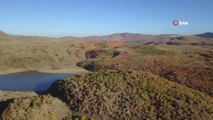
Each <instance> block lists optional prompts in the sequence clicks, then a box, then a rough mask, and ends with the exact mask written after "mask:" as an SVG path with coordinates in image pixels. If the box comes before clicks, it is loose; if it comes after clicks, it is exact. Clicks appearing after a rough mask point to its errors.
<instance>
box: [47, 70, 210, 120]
mask: <svg viewBox="0 0 213 120" xmlns="http://www.w3.org/2000/svg"><path fill="white" fill-rule="evenodd" d="M49 91H50V92H51V93H52V95H53V96H57V97H59V98H60V99H62V100H63V101H65V102H66V103H67V104H68V105H69V107H70V109H71V110H72V112H73V113H76V114H78V115H86V116H90V117H92V118H94V119H104V120H108V119H111V120H112V119H114V120H119V119H164V120H169V119H205V120H210V119H211V118H212V117H213V100H212V98H210V97H209V96H207V95H205V94H203V93H201V92H198V91H196V90H193V89H190V88H187V87H183V86H181V85H179V84H175V83H172V82H169V81H167V80H165V79H162V78H160V77H156V76H154V75H152V74H150V73H147V72H142V71H141V72H139V71H138V72H137V71H126V72H125V71H99V72H96V73H93V74H87V75H81V76H75V77H70V78H66V79H64V80H61V81H57V82H56V83H54V85H52V87H51V88H50V90H49Z"/></svg>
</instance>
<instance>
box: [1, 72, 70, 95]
mask: <svg viewBox="0 0 213 120" xmlns="http://www.w3.org/2000/svg"><path fill="white" fill-rule="evenodd" d="M68 76H73V74H49V73H41V72H35V71H30V72H20V73H14V74H7V75H0V90H7V91H36V92H39V91H45V90H47V89H48V88H49V87H50V86H51V85H52V84H53V83H54V82H55V81H56V80H60V79H63V78H65V77H68Z"/></svg>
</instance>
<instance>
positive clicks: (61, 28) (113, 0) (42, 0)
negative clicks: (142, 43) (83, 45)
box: [0, 0, 213, 37]
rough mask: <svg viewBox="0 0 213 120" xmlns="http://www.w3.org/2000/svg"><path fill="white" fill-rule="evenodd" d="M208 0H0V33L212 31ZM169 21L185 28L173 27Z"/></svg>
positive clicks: (211, 2)
mask: <svg viewBox="0 0 213 120" xmlns="http://www.w3.org/2000/svg"><path fill="white" fill-rule="evenodd" d="M212 6H213V0H0V31H4V32H6V33H10V34H22V35H42V36H80V37H82V36H91V35H108V34H113V33H123V32H129V33H143V34H154V35H156V34H185V35H188V34H198V33H204V32H213V7H212ZM173 20H180V21H187V22H188V23H189V25H188V26H173V24H172V21H173Z"/></svg>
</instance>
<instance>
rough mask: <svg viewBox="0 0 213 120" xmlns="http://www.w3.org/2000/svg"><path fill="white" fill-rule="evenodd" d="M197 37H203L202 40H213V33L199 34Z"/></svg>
mask: <svg viewBox="0 0 213 120" xmlns="http://www.w3.org/2000/svg"><path fill="white" fill-rule="evenodd" d="M195 36H197V37H202V38H213V33H211V32H206V33H202V34H198V35H195Z"/></svg>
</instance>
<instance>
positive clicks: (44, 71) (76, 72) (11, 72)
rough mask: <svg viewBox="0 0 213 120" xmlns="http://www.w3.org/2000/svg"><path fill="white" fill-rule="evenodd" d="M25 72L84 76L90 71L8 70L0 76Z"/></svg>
mask: <svg viewBox="0 0 213 120" xmlns="http://www.w3.org/2000/svg"><path fill="white" fill-rule="evenodd" d="M27 71H36V72H41V73H52V74H63V73H64V74H69V73H71V74H86V73H90V71H87V70H85V69H83V68H77V67H75V68H71V69H67V68H64V69H56V70H53V69H38V70H36V69H8V70H4V71H0V75H7V74H13V73H19V72H27Z"/></svg>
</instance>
